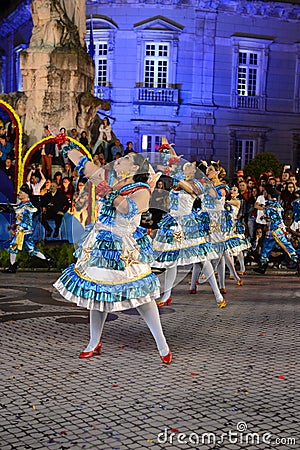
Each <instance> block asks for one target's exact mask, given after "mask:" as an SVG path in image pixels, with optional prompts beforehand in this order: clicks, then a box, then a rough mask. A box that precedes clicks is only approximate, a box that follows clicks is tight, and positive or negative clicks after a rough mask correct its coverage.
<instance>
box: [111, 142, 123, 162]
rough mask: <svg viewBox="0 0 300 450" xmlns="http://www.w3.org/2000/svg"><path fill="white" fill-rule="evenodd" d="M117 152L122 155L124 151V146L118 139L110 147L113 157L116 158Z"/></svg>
mask: <svg viewBox="0 0 300 450" xmlns="http://www.w3.org/2000/svg"><path fill="white" fill-rule="evenodd" d="M117 153H120V155H121V156H123V153H124V146H123V145H122V144H121V141H120V139H116V142H115V143H114V145H113V146H112V148H111V155H112V158H113V159H116V154H117Z"/></svg>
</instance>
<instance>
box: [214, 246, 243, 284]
mask: <svg viewBox="0 0 300 450" xmlns="http://www.w3.org/2000/svg"><path fill="white" fill-rule="evenodd" d="M225 263H226V264H227V266H228V268H229V270H230V273H231V274H232V275H233V276H234V279H235V281H240V277H239V276H238V274H237V273H236V270H235V267H234V262H233V258H232V256H230V255H228V253H224V254H223V255H222V256H221V258H220V261H219V264H218V266H217V271H218V277H219V284H220V288H221V289H225V268H226V267H225Z"/></svg>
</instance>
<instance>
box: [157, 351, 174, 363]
mask: <svg viewBox="0 0 300 450" xmlns="http://www.w3.org/2000/svg"><path fill="white" fill-rule="evenodd" d="M172 357H173V355H172V353H171V351H169V353H168V354H167V355H166V356H161V357H160V359H161V360H162V362H163V363H164V364H170V362H171V361H172Z"/></svg>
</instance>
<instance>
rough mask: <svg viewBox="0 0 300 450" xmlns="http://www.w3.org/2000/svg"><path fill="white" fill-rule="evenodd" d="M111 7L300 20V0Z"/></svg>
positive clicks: (180, 0)
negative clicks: (168, 8) (190, 10)
mask: <svg viewBox="0 0 300 450" xmlns="http://www.w3.org/2000/svg"><path fill="white" fill-rule="evenodd" d="M86 5H87V8H88V9H89V10H93V8H94V7H95V5H107V0H87V1H86ZM109 5H110V7H119V6H120V5H124V6H126V5H127V6H128V5H145V6H157V7H159V6H161V7H164V8H167V7H170V8H174V7H176V8H178V9H180V8H187V7H191V8H195V9H196V10H199V11H203V12H223V13H227V14H235V15H236V14H238V15H241V16H255V17H272V18H277V19H281V20H289V21H299V20H300V0H292V1H287V0H282V1H276V0H273V1H257V0H253V1H251V0H230V1H228V0H112V1H111V2H110V3H109Z"/></svg>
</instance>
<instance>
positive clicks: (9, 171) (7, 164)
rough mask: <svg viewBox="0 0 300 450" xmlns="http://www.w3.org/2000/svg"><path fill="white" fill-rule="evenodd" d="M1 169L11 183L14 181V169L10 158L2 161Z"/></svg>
mask: <svg viewBox="0 0 300 450" xmlns="http://www.w3.org/2000/svg"><path fill="white" fill-rule="evenodd" d="M1 169H2V170H3V172H4V173H5V174H6V175H7V176H8V178H9V179H10V180H11V181H12V182H13V181H14V176H15V167H14V165H13V163H12V159H11V158H6V160H5V161H4V164H3V166H2V167H1Z"/></svg>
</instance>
